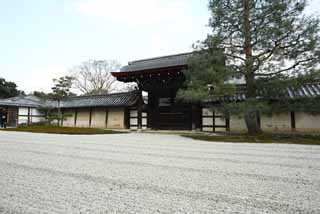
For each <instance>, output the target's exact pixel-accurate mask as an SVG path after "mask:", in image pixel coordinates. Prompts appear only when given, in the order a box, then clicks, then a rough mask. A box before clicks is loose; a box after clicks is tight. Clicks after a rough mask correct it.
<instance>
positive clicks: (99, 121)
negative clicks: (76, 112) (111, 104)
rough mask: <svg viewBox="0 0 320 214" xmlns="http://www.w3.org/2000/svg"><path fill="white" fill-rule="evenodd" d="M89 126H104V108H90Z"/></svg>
mask: <svg viewBox="0 0 320 214" xmlns="http://www.w3.org/2000/svg"><path fill="white" fill-rule="evenodd" d="M91 127H93V128H106V109H105V108H93V109H92V117H91Z"/></svg>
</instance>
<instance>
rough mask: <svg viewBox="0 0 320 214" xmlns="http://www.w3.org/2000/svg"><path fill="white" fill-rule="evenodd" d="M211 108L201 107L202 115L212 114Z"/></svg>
mask: <svg viewBox="0 0 320 214" xmlns="http://www.w3.org/2000/svg"><path fill="white" fill-rule="evenodd" d="M212 115H213V110H212V109H209V108H203V109H202V116H212Z"/></svg>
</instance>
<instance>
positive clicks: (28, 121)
mask: <svg viewBox="0 0 320 214" xmlns="http://www.w3.org/2000/svg"><path fill="white" fill-rule="evenodd" d="M27 124H28V125H30V107H28V120H27Z"/></svg>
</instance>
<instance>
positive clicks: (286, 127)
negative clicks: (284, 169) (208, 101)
mask: <svg viewBox="0 0 320 214" xmlns="http://www.w3.org/2000/svg"><path fill="white" fill-rule="evenodd" d="M213 115H214V112H213V111H209V110H208V109H204V110H203V118H202V125H203V127H202V130H203V131H208V132H213V131H223V128H219V129H217V128H216V129H215V130H214V129H213V128H212V127H211V126H212V124H213V125H216V126H219V125H223V123H224V121H223V118H215V120H213ZM219 119H220V120H221V121H219ZM260 126H261V128H262V130H263V131H266V132H291V131H296V132H313V133H320V115H310V114H306V113H302V112H294V113H290V112H289V113H281V114H275V115H272V116H267V115H260ZM229 129H230V131H231V132H247V126H246V123H245V120H244V118H243V117H239V116H236V115H231V116H230V119H229Z"/></svg>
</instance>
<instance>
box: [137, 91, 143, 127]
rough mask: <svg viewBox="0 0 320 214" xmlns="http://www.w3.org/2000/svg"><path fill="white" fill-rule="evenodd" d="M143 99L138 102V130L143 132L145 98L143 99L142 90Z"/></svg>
mask: <svg viewBox="0 0 320 214" xmlns="http://www.w3.org/2000/svg"><path fill="white" fill-rule="evenodd" d="M140 93H141V94H140V95H141V97H140V98H139V101H138V130H142V105H143V98H142V91H141V90H140Z"/></svg>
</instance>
